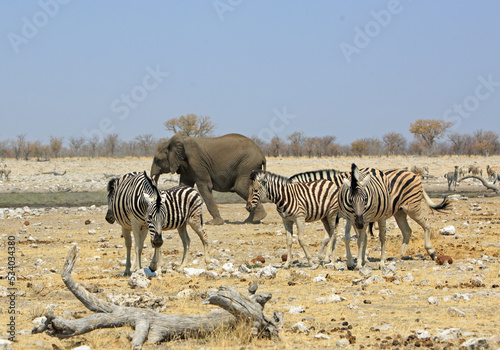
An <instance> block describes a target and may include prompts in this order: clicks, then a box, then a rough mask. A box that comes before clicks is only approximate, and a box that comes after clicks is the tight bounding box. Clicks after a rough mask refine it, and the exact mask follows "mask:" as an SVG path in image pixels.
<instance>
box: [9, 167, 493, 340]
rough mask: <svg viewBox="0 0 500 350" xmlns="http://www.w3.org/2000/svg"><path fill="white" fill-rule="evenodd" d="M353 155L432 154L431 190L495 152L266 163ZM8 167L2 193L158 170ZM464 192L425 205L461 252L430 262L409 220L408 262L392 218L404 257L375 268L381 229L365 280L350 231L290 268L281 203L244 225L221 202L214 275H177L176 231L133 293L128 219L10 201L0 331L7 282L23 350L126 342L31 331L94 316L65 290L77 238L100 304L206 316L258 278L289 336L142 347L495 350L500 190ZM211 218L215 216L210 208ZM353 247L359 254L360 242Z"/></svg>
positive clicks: (123, 331) (393, 243)
mask: <svg viewBox="0 0 500 350" xmlns="http://www.w3.org/2000/svg"><path fill="white" fill-rule="evenodd" d="M353 160H354V161H356V162H357V163H358V164H359V165H360V166H377V167H379V168H382V169H384V168H395V167H400V166H403V167H404V166H409V167H411V166H412V165H414V164H417V165H425V164H427V165H428V166H429V168H430V173H431V175H435V176H440V178H437V179H433V180H429V181H424V184H425V186H432V185H433V183H432V182H435V184H434V185H436V186H444V190H446V186H445V184H444V179H443V178H442V175H441V174H443V173H444V172H446V171H449V170H451V169H452V168H453V165H454V164H457V165H468V164H473V163H475V162H477V163H478V164H480V165H481V166H482V167H483V169H485V168H486V164H494V163H495V162H496V163H498V161H499V160H500V159H498V158H492V157H490V158H487V159H486V158H394V159H392V158H377V159H368V158H366V159H365V158H361V159H347V158H346V159H333V160H318V159H269V160H268V170H270V171H273V172H276V173H280V174H283V175H290V174H293V173H296V172H300V171H306V170H313V169H320V168H337V169H348V167H349V165H350V163H351V162H352V161H353ZM8 165H9V167H10V168H11V169H12V175H11V180H10V181H8V182H6V181H2V182H0V183H1V185H2V187H1V188H0V192H11V191H40V192H44V191H47V192H48V191H56V190H57V186H60V187H61V188H66V187H67V186H72V187H71V191H88V190H89V189H91V190H99V191H102V190H103V188H105V185H106V182H107V179H106V177H105V176H104V175H103V174H104V173H106V174H121V173H124V172H128V171H132V170H143V169H149V167H150V160H147V159H139V160H137V159H125V160H116V161H115V160H112V161H110V160H81V161H75V160H56V161H54V162H51V163H37V162H29V163H28V162H24V161H20V162H15V161H10V162H8ZM54 167H56V168H57V171H61V172H63V171H64V170H67V174H66V175H64V176H54V175H48V174H41V173H42V172H45V171H53V170H54ZM70 176H71V178H70ZM45 181H46V182H45ZM28 184H29V185H28ZM35 184H38V185H36V186H38V187H35ZM167 185H168V183H164V184H163V186H167ZM30 186H31V187H30ZM51 186H52V187H51ZM54 186H55V187H54ZM465 188H466V189H467V191H466V192H468V193H469V192H475V191H476V192H480V191H481V193H480V197H476V198H469V199H465V198H464V199H459V200H455V201H453V209H452V210H451V211H450V212H449V213H446V214H436V213H430V211H428V212H429V218H430V220H431V223H432V227H433V231H434V235H433V239H432V242H433V246H434V248H435V249H436V250H437V251H438V254H446V255H449V256H450V257H451V258H452V259H453V263H452V264H451V265H438V264H436V263H435V262H433V261H431V260H430V258H429V256H428V255H427V254H426V251H425V249H424V244H423V232H422V229H421V228H420V227H419V226H418V225H416V224H415V223H414V222H413V221H411V220H410V225H411V227H412V229H413V232H414V234H413V236H412V240H411V242H410V245H409V249H408V252H407V253H408V255H409V256H410V257H411V259H410V260H399V259H397V258H399V256H398V252H399V248H400V245H401V234H400V232H399V230H398V228H397V226H396V224H395V222H394V220H393V219H390V220H389V222H388V240H387V257H389V258H394V259H395V260H394V263H395V265H394V267H395V270H394V271H393V272H391V273H388V274H384V271H382V270H379V269H378V261H377V259H378V258H379V256H380V251H379V249H380V244H379V242H378V239H377V238H371V239H370V240H369V242H368V248H369V250H368V256H369V257H370V259H371V262H370V263H369V264H368V266H369V267H371V268H372V270H371V271H368V272H367V273H371V277H370V278H369V277H368V276H367V275H366V276H364V275H362V274H361V273H360V272H359V271H349V270H347V269H345V268H344V267H343V264H342V262H345V257H344V254H345V246H344V242H343V240H342V239H341V238H342V234H343V228H342V227H341V228H339V230H338V232H337V233H338V239H337V255H338V256H339V257H340V258H341V260H342V261H341V262H340V263H337V264H329V265H324V266H320V267H319V268H317V269H310V268H308V267H306V266H304V265H303V264H302V263H304V262H305V261H304V255H303V252H302V250H301V249H300V247H299V245H298V243H297V242H295V243H294V246H293V254H294V259H296V263H295V264H294V265H293V266H292V267H291V268H290V269H288V270H285V269H282V268H281V267H280V266H281V255H282V254H283V253H284V252H285V236H284V235H283V233H284V229H283V225H282V223H281V219H280V217H279V216H278V214H277V213H276V211H275V209H274V205H273V204H270V203H268V204H266V205H265V207H266V210H267V211H268V216H267V217H266V219H265V220H264V221H263V222H262V223H261V224H259V225H246V224H242V221H243V220H244V219H245V218H246V215H247V213H246V212H245V209H244V206H243V205H241V204H223V205H220V210H221V214H222V216H223V218H224V219H225V220H226V221H227V223H226V224H225V225H223V226H211V225H206V230H207V232H208V235H209V242H210V254H211V258H212V265H213V267H214V269H213V271H214V272H216V273H217V275H218V277H219V278H218V279H208V278H206V277H186V276H184V275H182V274H179V273H177V272H173V271H172V270H171V268H172V267H175V265H176V264H179V263H180V259H181V256H182V255H181V254H182V244H181V242H180V239H179V237H178V235H177V233H176V232H175V231H171V232H165V233H164V236H165V237H167V239H166V240H165V244H164V247H163V254H162V260H163V266H164V274H163V279H161V280H160V279H157V278H152V280H151V282H152V284H151V286H150V287H149V288H147V289H146V290H132V289H130V287H129V286H128V284H127V282H128V278H125V277H122V276H120V274H121V273H123V270H124V266H123V261H124V259H125V248H124V242H123V239H122V238H121V237H120V233H121V230H120V227H119V226H118V225H117V224H115V225H110V224H108V223H106V222H105V220H104V215H105V212H106V207H100V206H98V207H81V208H39V209H32V208H24V209H23V208H17V209H10V210H5V209H2V210H0V220H1V221H0V222H1V225H2V230H1V239H0V246H1V251H2V255H1V259H2V261H1V264H0V275H1V276H2V284H1V286H2V287H3V288H4V289H1V290H0V295H2V297H1V299H0V300H1V301H2V305H1V306H0V308H1V312H0V315H1V320H2V321H1V324H2V326H1V327H0V336H1V338H7V337H8V334H7V333H6V331H7V330H8V327H7V326H6V325H7V323H8V322H9V316H11V315H10V314H9V313H8V312H9V306H12V305H13V304H12V302H11V301H10V299H9V297H8V292H9V291H7V290H6V289H5V287H9V288H16V290H15V299H14V300H15V302H14V307H15V310H16V314H15V315H16V319H15V332H16V342H15V343H14V344H13V346H14V348H15V349H72V348H74V347H76V346H79V345H88V346H90V347H91V348H92V349H122V348H128V347H129V341H128V339H127V334H130V333H132V331H133V330H132V329H130V328H128V327H123V328H119V329H113V330H97V331H93V332H91V333H89V334H86V335H82V336H78V337H75V338H71V339H67V340H59V339H56V338H51V337H49V336H47V335H45V334H35V335H32V334H31V329H32V328H33V323H32V322H33V320H34V319H36V318H37V317H39V316H42V315H43V314H44V313H45V312H46V311H47V310H52V311H53V312H54V313H55V314H56V315H59V316H61V315H63V313H65V317H82V316H88V315H90V314H91V312H90V311H89V310H87V309H85V307H84V306H83V305H82V304H81V303H80V302H79V301H78V300H76V299H75V298H74V297H73V295H72V294H71V293H70V292H69V291H68V290H67V289H66V288H65V286H64V284H63V282H62V281H61V278H60V273H61V269H62V266H63V263H64V259H65V257H66V255H67V253H68V251H69V249H70V247H71V246H73V245H75V244H76V245H77V246H78V247H79V248H80V257H79V260H78V261H77V263H76V267H75V269H74V272H73V276H74V278H75V279H76V280H77V281H81V282H84V283H86V284H87V285H88V286H90V287H91V289H94V291H96V294H95V295H96V296H97V297H99V298H102V299H105V300H106V299H107V296H108V294H117V293H129V294H134V293H137V294H144V293H146V292H149V293H152V295H154V296H156V297H159V298H165V300H164V306H165V308H166V309H165V310H164V311H163V313H167V314H202V313H208V312H209V311H210V310H211V309H212V308H213V306H207V305H202V300H203V298H204V297H206V295H207V293H208V292H209V291H210V290H212V289H213V288H218V287H219V286H221V285H227V286H232V287H234V288H235V289H237V290H238V291H240V292H242V293H245V292H246V289H247V288H248V285H249V283H251V282H252V281H258V283H259V286H260V287H259V292H263V293H272V295H273V297H272V299H271V301H270V302H268V304H267V306H266V310H265V313H266V314H268V315H271V314H272V312H273V311H274V310H278V311H280V312H282V313H284V325H283V331H282V332H281V341H280V342H277V343H275V342H270V341H266V340H254V341H252V342H245V341H243V339H244V337H241V336H238V335H234V334H231V333H227V334H222V335H219V336H218V337H215V338H211V339H209V340H188V341H182V340H178V341H172V342H169V343H164V344H161V345H159V346H155V345H153V344H151V343H146V344H145V349H186V348H187V349H235V348H236V349H257V348H267V349H310V348H318V349H322V348H334V347H336V344H337V342H339V341H341V340H342V339H343V338H347V339H350V341H351V342H352V344H350V345H347V346H346V347H345V348H346V349H360V348H374V349H379V348H388V349H404V348H414V347H419V346H420V347H425V346H427V347H430V348H434V349H444V348H447V349H453V348H458V347H459V344H461V343H462V342H464V341H466V340H469V339H473V338H487V339H488V341H489V344H490V348H493V349H496V348H498V347H499V346H500V345H499V343H498V341H499V337H500V328H499V326H498V324H499V321H500V319H499V316H498V315H500V287H499V285H500V259H499V254H500V239H499V237H500V234H499V229H500V219H499V215H498V214H499V213H500V200H499V197H496V196H491V197H490V196H483V194H484V193H485V192H484V188H483V187H482V186H481V185H478V184H475V183H473V182H471V183H469V184H461V185H460V186H459V187H458V189H462V190H464V189H465ZM490 192H491V191H490ZM486 194H488V192H486ZM205 218H206V219H209V218H208V213H206V214H205ZM342 225H343V222H342V221H341V226H342ZM450 225H453V226H454V227H455V229H456V234H455V235H452V236H448V235H442V234H440V233H439V232H438V231H439V229H442V228H444V227H445V226H450ZM188 231H189V233H190V236H191V240H192V246H191V251H190V252H191V254H190V256H189V257H188V259H189V262H190V266H189V267H195V268H204V267H205V266H204V264H203V258H202V257H201V255H202V246H201V243H200V241H199V239H198V237H197V236H196V235H195V234H194V232H193V231H192V230H191V229H188ZM169 234H170V235H169ZM322 235H323V228H322V225H321V223H319V222H316V223H311V224H308V225H307V227H306V241H307V245H308V249H309V251H310V252H311V253H314V254H316V253H317V252H318V249H319V243H320V239H321V237H322ZM9 242H14V243H13V244H11V246H12V245H13V246H15V253H13V254H11V255H9V254H8V253H7V252H8V251H7V247H8V246H9ZM350 245H351V249H352V250H353V253H354V254H355V253H356V252H357V248H356V243H355V240H353V241H351V244H350ZM151 255H152V249H151V247H150V245H149V240H147V241H146V248H145V249H144V252H143V262H144V266H147V264H148V263H149V259H150V257H151ZM258 255H262V256H263V257H264V258H265V260H266V261H265V263H264V265H263V266H262V267H264V266H268V265H271V266H274V267H276V276H275V277H274V278H272V279H262V278H258V277H257V276H256V274H255V272H257V271H259V270H261V269H262V267H259V266H254V265H253V264H251V263H250V260H251V259H252V258H255V257H257V256H258ZM9 256H13V257H14V260H15V263H16V265H15V273H16V276H17V280H15V281H13V285H8V284H7V282H8V280H7V279H6V276H7V274H8V272H9V268H8V266H9V265H8V257H9ZM390 262H391V261H389V262H388V263H390ZM226 263H232V264H233V265H234V268H235V269H236V270H237V269H238V267H239V266H240V265H242V264H243V265H251V267H252V273H243V274H233V275H232V274H230V273H224V270H223V269H222V267H223V266H224V265H225V264H226ZM335 267H336V268H335ZM320 276H321V277H323V278H321V277H320ZM318 277H320V278H318ZM315 278H316V280H315ZM187 289H190V290H192V291H193V292H192V294H191V296H190V297H188V298H185V297H182V296H180V295H179V292H182V291H185V290H187ZM181 294H182V293H181ZM338 300H340V301H338ZM337 301H338V302H337ZM292 307H302V308H303V312H301V313H299V314H290V313H289V311H290V310H291V308H292ZM67 310H69V311H71V312H69V311H67ZM456 310H458V311H456ZM462 313H463V314H462ZM459 314H460V315H459ZM297 322H304V324H305V325H306V327H308V331H307V332H303V333H301V332H293V331H292V328H293V325H295V324H296V323H297ZM452 328H458V329H459V330H460V333H459V335H458V336H457V337H456V338H452V339H451V340H449V341H444V342H440V341H439V339H438V338H436V339H434V338H433V337H437V336H439V335H440V334H441V333H442V332H443V331H445V330H448V329H452ZM420 331H426V332H428V334H429V336H430V337H431V338H430V339H429V340H426V339H417V338H416V337H415V336H414V335H415V334H416V333H418V332H420ZM318 336H319V337H322V338H318ZM405 344H406V345H405ZM450 344H451V345H450Z"/></svg>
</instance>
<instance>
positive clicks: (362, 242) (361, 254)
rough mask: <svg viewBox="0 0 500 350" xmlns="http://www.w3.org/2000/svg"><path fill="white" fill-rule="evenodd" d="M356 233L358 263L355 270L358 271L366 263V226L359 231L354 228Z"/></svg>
mask: <svg viewBox="0 0 500 350" xmlns="http://www.w3.org/2000/svg"><path fill="white" fill-rule="evenodd" d="M356 233H357V235H358V262H357V264H356V269H357V270H359V269H361V268H362V267H363V265H364V264H365V263H366V225H365V227H364V228H363V229H361V230H359V229H357V228H356Z"/></svg>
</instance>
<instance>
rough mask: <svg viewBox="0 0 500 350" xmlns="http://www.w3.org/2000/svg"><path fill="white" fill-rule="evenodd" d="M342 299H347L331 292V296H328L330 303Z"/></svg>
mask: <svg viewBox="0 0 500 350" xmlns="http://www.w3.org/2000/svg"><path fill="white" fill-rule="evenodd" d="M344 300H347V299H346V298H344V297H341V296H340V295H337V294H332V296H331V297H330V301H331V302H332V303H339V302H341V301H344Z"/></svg>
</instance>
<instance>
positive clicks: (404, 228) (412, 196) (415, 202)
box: [290, 168, 450, 267]
mask: <svg viewBox="0 0 500 350" xmlns="http://www.w3.org/2000/svg"><path fill="white" fill-rule="evenodd" d="M360 170H361V174H360V175H361V177H363V173H364V172H366V171H367V169H366V168H362V169H360ZM383 173H384V175H385V177H386V178H387V183H388V186H389V187H388V190H389V195H390V202H391V206H390V213H389V216H387V218H389V217H390V216H394V218H395V219H396V222H397V224H398V227H399V229H400V230H401V232H402V234H403V243H402V245H401V250H400V255H401V256H405V255H406V250H407V248H408V244H409V242H410V238H411V233H412V231H411V228H410V226H409V225H408V219H407V216H410V217H411V218H412V219H413V220H415V222H417V223H418V224H419V225H420V226H421V227H422V228H423V229H424V232H425V241H424V242H425V243H424V244H425V249H426V251H427V253H428V254H429V256H430V257H431V258H432V259H433V260H434V258H435V255H436V251H435V250H434V249H433V248H432V245H431V241H430V234H431V231H430V223H429V220H428V218H427V216H426V215H425V214H424V212H423V207H422V200H424V201H425V202H426V204H427V205H428V206H429V208H430V209H431V210H436V211H442V210H446V209H448V208H449V205H450V203H449V202H448V200H447V199H446V198H444V199H443V201H442V202H441V203H440V204H435V203H433V202H432V200H431V199H430V198H429V196H428V194H427V193H426V192H425V190H424V189H423V187H422V182H421V179H420V177H419V176H418V175H416V174H414V173H412V172H410V171H408V170H406V169H392V170H384V171H383ZM348 177H349V173H348V172H341V171H338V170H334V169H331V170H317V171H308V172H304V173H299V174H296V175H293V176H291V177H290V181H292V182H295V181H300V182H307V181H311V180H313V179H320V178H325V179H331V181H334V182H335V183H336V184H337V186H339V187H341V186H342V183H343V181H344V179H345V178H348ZM345 233H346V234H345V236H346V237H345V241H346V250H347V259H348V261H349V260H351V257H350V251H349V250H348V249H349V247H348V245H349V240H350V223H349V222H347V223H346V231H345ZM350 267H351V266H350Z"/></svg>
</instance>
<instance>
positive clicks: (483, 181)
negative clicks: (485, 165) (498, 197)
mask: <svg viewBox="0 0 500 350" xmlns="http://www.w3.org/2000/svg"><path fill="white" fill-rule="evenodd" d="M467 179H476V180H479V181H481V183H482V184H483V186H484V187H486V188H487V189H489V190H493V191H495V193H499V192H500V189H499V188H498V187H496V186H493V185H491V184H489V183H488V181H486V179H485V178H484V177H481V176H477V175H467V176H464V177H462V178H460V179H458V180H457V182H460V181H462V180H467Z"/></svg>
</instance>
